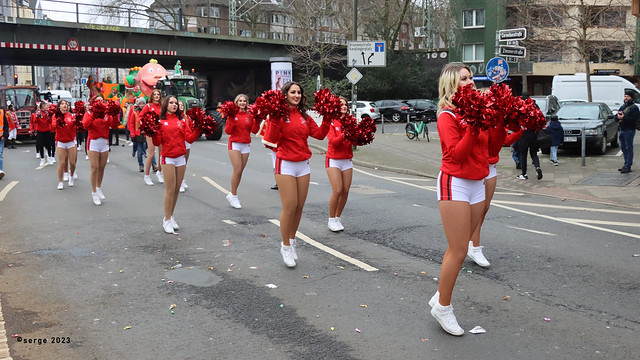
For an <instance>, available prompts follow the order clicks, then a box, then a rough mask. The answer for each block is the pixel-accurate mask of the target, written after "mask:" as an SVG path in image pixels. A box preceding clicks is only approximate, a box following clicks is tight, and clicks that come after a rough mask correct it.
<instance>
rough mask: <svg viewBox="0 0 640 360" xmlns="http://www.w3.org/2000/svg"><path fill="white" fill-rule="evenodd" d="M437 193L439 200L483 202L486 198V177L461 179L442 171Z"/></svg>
mask: <svg viewBox="0 0 640 360" xmlns="http://www.w3.org/2000/svg"><path fill="white" fill-rule="evenodd" d="M436 194H437V196H438V201H440V200H453V201H464V202H468V203H469V204H471V205H473V204H477V203H479V202H483V201H484V198H485V194H484V179H482V180H469V179H461V178H457V177H455V176H451V175H449V174H445V173H443V172H442V171H441V172H440V173H439V174H438V186H437V191H436Z"/></svg>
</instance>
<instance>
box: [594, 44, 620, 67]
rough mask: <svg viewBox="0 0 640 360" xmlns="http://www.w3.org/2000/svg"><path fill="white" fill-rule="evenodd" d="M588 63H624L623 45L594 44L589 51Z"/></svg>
mask: <svg viewBox="0 0 640 360" xmlns="http://www.w3.org/2000/svg"><path fill="white" fill-rule="evenodd" d="M598 45H600V46H598ZM589 61H591V62H592V63H613V62H622V61H624V45H622V44H620V45H618V46H616V45H613V44H606V43H601V44H594V47H593V48H592V49H590V51H589Z"/></svg>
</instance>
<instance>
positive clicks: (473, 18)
mask: <svg viewBox="0 0 640 360" xmlns="http://www.w3.org/2000/svg"><path fill="white" fill-rule="evenodd" d="M462 27H463V28H477V27H484V9H475V10H463V11H462Z"/></svg>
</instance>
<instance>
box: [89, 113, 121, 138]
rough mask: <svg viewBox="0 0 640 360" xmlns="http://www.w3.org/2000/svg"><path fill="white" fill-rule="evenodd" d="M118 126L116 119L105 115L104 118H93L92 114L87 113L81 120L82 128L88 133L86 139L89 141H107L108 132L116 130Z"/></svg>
mask: <svg viewBox="0 0 640 360" xmlns="http://www.w3.org/2000/svg"><path fill="white" fill-rule="evenodd" d="M118 125H120V122H119V121H118V118H117V117H112V116H110V115H105V116H104V118H94V117H93V114H92V113H90V112H87V113H86V114H84V117H83V118H82V126H83V127H84V128H85V129H87V131H88V132H89V135H88V137H87V139H89V140H95V139H99V138H104V139H108V138H109V130H110V129H117V128H118Z"/></svg>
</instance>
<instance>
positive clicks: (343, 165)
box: [324, 157, 353, 171]
mask: <svg viewBox="0 0 640 360" xmlns="http://www.w3.org/2000/svg"><path fill="white" fill-rule="evenodd" d="M324 167H325V168H330V167H332V168H338V170H340V171H345V170H349V169H353V161H351V159H330V158H328V157H325V159H324Z"/></svg>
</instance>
